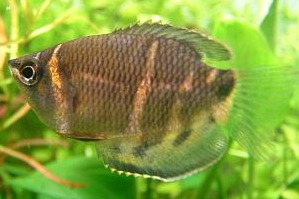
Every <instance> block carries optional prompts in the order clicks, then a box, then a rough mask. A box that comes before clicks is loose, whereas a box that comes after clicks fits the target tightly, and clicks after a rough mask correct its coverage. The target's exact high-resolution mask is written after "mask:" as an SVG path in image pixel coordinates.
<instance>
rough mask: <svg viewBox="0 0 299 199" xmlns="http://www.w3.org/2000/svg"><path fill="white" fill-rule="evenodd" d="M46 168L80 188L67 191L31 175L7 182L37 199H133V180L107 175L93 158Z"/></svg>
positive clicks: (55, 164)
mask: <svg viewBox="0 0 299 199" xmlns="http://www.w3.org/2000/svg"><path fill="white" fill-rule="evenodd" d="M47 168H48V169H49V170H50V171H52V172H53V173H55V174H56V175H57V176H59V177H61V178H63V179H67V180H70V181H72V182H77V183H83V184H85V185H86V186H85V187H84V188H69V187H66V186H62V185H60V184H57V183H55V182H52V181H50V180H48V179H46V178H45V177H44V176H42V175H41V174H40V173H37V172H34V173H33V174H31V175H29V176H26V177H19V178H15V179H13V180H11V181H9V182H8V183H9V184H11V185H12V186H13V187H14V188H23V189H26V190H29V191H32V192H36V193H38V194H40V195H41V196H40V197H41V198H56V199H82V198H88V199H92V198H105V199H109V198H113V199H125V198H134V196H135V192H134V191H135V188H134V178H133V177H126V176H119V175H117V174H116V173H111V171H110V170H109V169H106V168H104V167H103V165H102V164H101V161H100V160H98V159H96V158H87V157H75V158H70V159H66V160H63V161H59V162H54V163H51V164H49V165H48V166H47Z"/></svg>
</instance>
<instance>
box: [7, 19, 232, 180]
mask: <svg viewBox="0 0 299 199" xmlns="http://www.w3.org/2000/svg"><path fill="white" fill-rule="evenodd" d="M37 55H39V56H37ZM230 57H231V53H230V51H229V50H228V49H227V48H226V47H225V46H224V45H223V44H221V43H219V42H217V41H215V40H213V39H211V38H210V37H208V36H206V35H203V34H201V33H197V32H194V31H189V30H185V29H180V28H174V27H172V26H169V25H161V24H148V23H146V24H140V25H133V26H131V27H128V28H126V29H121V30H117V31H115V32H113V33H111V34H105V35H95V36H89V37H83V38H78V39H75V40H73V41H69V42H65V43H62V44H58V45H56V46H54V47H52V48H50V49H47V50H44V51H41V52H39V53H36V54H31V55H27V56H24V57H21V58H17V59H14V60H10V64H11V68H12V72H13V74H14V77H15V79H16V81H17V82H18V84H19V86H20V88H21V90H23V91H24V92H25V94H26V96H27V99H28V102H29V103H30V104H31V106H32V107H33V109H34V111H35V112H36V113H37V115H38V116H39V117H40V118H41V119H42V120H43V121H44V122H45V123H46V124H47V125H49V126H50V127H51V128H53V129H54V130H55V131H56V132H57V133H59V134H61V135H64V136H66V137H70V138H74V139H79V140H86V141H96V143H97V146H98V148H99V149H98V152H99V154H100V155H101V156H102V159H103V161H104V163H105V165H107V166H108V167H110V168H112V169H113V170H118V171H120V172H125V173H127V174H135V175H142V176H144V177H152V178H156V179H160V180H164V181H170V180H175V179H180V178H182V177H185V176H188V175H190V174H192V173H194V172H197V171H200V170H203V169H205V168H207V167H209V166H211V165H212V164H214V163H215V162H217V161H218V160H219V159H220V158H221V157H222V155H223V154H224V153H225V151H226V148H227V145H228V142H229V137H228V134H229V133H227V128H226V126H228V125H229V124H226V122H227V121H231V120H230V118H229V113H230V109H231V107H232V106H233V99H234V93H236V92H237V91H236V90H235V89H236V84H237V83H238V79H236V77H237V76H236V73H237V72H236V71H233V70H219V69H216V68H214V67H211V66H209V65H208V64H207V63H205V59H203V58H211V59H214V60H218V61H219V60H222V61H224V60H229V59H230ZM28 60H29V61H31V62H28ZM29 63H32V64H29ZM24 67H29V69H30V70H33V71H32V73H33V77H32V78H33V79H32V80H30V83H28V82H27V81H29V80H27V79H26V78H24V77H23V76H24V74H23V73H22V70H23V68H24ZM35 70H37V71H35ZM40 71H41V72H40ZM29 78H31V77H29ZM45 93H46V95H47V96H49V97H45ZM45 104H47V106H45Z"/></svg>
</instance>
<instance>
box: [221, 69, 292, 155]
mask: <svg viewBox="0 0 299 199" xmlns="http://www.w3.org/2000/svg"><path fill="white" fill-rule="evenodd" d="M296 71H297V72H298V69H297V70H296ZM297 72H296V73H294V70H293V69H289V68H286V67H255V68H247V69H242V70H236V86H235V90H234V92H233V94H232V95H233V96H232V104H231V108H230V111H229V115H228V121H227V128H228V133H229V136H230V137H232V138H233V139H234V140H236V141H237V142H238V143H239V144H240V145H241V146H242V147H245V148H246V149H247V150H248V152H249V153H250V154H251V155H253V156H254V157H258V158H260V157H262V158H265V157H267V156H268V155H269V154H268V153H269V152H270V150H269V149H271V148H273V147H271V146H273V144H272V142H271V141H270V140H271V139H269V138H270V137H271V135H273V134H272V133H273V132H275V129H276V127H278V126H279V124H281V123H282V122H283V119H284V117H285V116H286V114H287V112H288V110H289V108H288V107H289V102H290V98H291V96H292V93H293V90H294V86H293V85H295V84H294V80H295V78H294V77H295V75H294V74H297Z"/></svg>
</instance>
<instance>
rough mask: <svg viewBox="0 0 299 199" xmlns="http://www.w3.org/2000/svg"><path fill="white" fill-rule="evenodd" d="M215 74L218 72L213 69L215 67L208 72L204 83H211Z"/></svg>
mask: <svg viewBox="0 0 299 199" xmlns="http://www.w3.org/2000/svg"><path fill="white" fill-rule="evenodd" d="M217 74H218V71H217V70H215V69H213V70H211V72H210V73H209V75H208V76H207V78H206V83H207V84H211V83H212V82H214V81H215V79H216V76H217Z"/></svg>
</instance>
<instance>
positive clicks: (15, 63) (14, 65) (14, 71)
mask: <svg viewBox="0 0 299 199" xmlns="http://www.w3.org/2000/svg"><path fill="white" fill-rule="evenodd" d="M8 63H9V65H10V67H9V70H10V72H11V74H12V75H13V76H15V77H19V76H20V71H19V70H18V66H19V62H18V61H17V60H16V59H11V60H8Z"/></svg>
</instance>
